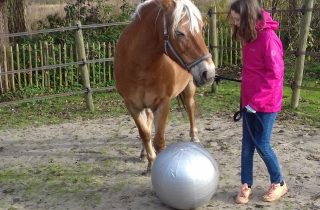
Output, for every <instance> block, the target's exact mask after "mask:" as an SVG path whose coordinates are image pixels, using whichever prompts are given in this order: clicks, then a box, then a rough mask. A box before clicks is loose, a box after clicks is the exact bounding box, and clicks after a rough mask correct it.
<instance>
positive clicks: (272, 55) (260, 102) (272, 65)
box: [245, 34, 284, 110]
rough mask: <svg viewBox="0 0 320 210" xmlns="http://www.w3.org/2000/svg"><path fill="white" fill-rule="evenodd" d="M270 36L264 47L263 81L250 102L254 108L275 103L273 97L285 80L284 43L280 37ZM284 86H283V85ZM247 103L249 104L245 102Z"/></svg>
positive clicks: (257, 108)
mask: <svg viewBox="0 0 320 210" xmlns="http://www.w3.org/2000/svg"><path fill="white" fill-rule="evenodd" d="M272 35H273V34H271V36H269V37H268V38H267V39H266V41H265V47H264V49H265V50H264V66H265V67H264V72H263V74H264V75H263V77H264V78H263V83H261V84H260V85H259V87H257V88H258V91H257V92H256V94H255V95H254V96H253V97H252V98H251V100H250V101H249V104H248V105H250V106H251V107H252V108H253V109H254V110H259V107H264V106H265V103H270V104H274V103H273V102H274V101H272V102H271V101H270V100H275V98H274V97H273V95H274V92H276V90H275V89H276V88H280V87H279V84H280V83H281V84H282V80H283V69H284V63H283V49H282V43H281V41H280V39H278V37H276V35H275V34H274V36H272ZM281 88H282V87H281ZM245 105H247V104H245Z"/></svg>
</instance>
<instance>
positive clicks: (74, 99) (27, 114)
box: [0, 63, 320, 129]
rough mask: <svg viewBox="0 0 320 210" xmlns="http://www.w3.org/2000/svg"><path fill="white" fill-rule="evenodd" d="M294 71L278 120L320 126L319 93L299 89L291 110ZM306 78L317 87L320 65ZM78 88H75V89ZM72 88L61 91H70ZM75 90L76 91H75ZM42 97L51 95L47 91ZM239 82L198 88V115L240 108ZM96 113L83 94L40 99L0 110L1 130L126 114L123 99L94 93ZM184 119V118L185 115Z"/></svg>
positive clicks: (34, 92) (289, 71) (309, 68)
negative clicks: (298, 94)
mask: <svg viewBox="0 0 320 210" xmlns="http://www.w3.org/2000/svg"><path fill="white" fill-rule="evenodd" d="M293 72H294V69H293V67H290V66H288V67H287V68H286V71H285V73H286V76H285V77H286V79H285V82H284V83H285V84H286V86H285V87H284V96H283V110H282V111H281V112H280V114H279V117H278V119H279V120H283V121H289V122H290V123H297V124H307V125H311V126H316V127H320V91H319V90H316V91H313V90H307V89H301V97H300V103H299V107H298V108H297V109H292V108H291V106H290V104H291V94H292V91H291V89H290V88H289V87H288V85H287V84H289V81H290V78H292V75H293ZM304 72H305V76H304V80H303V86H308V87H314V88H320V65H319V63H312V64H308V65H306V66H305V71H304ZM75 88H77V87H75ZM72 90H73V89H69V90H61V92H68V91H69V92H70V91H72ZM75 90H78V89H75ZM41 91H43V90H39V89H36V88H35V89H27V90H23V91H21V92H16V93H14V94H13V93H11V94H10V93H9V94H4V95H1V97H0V101H10V100H17V99H21V98H30V97H33V96H39V95H40V96H41V95H43V94H44V93H43V92H42V93H41ZM45 94H52V92H50V91H47V92H46V93H45ZM239 97H240V96H239V83H237V82H231V81H224V80H223V81H221V82H220V84H219V85H218V87H217V93H216V94H213V93H211V87H210V86H206V87H203V88H198V89H197V92H196V98H195V99H196V103H197V115H198V116H205V115H208V114H210V113H216V114H218V115H219V116H228V117H229V116H232V115H233V113H234V112H236V111H237V110H238V109H239ZM94 106H95V111H94V112H90V111H88V110H87V109H86V104H85V102H84V100H83V96H82V95H74V96H68V97H61V98H56V99H50V100H39V101H32V102H24V103H20V104H17V105H8V106H4V107H0V116H1V119H6V120H1V121H0V129H7V128H21V127H28V126H39V125H48V124H57V123H64V122H75V121H81V120H90V119H97V118H111V117H117V116H120V115H124V114H128V112H127V110H126V108H125V106H124V103H123V100H122V98H121V97H120V96H119V94H118V93H117V92H116V91H111V92H104V93H94ZM179 111H181V110H179V108H178V106H177V103H176V100H172V102H171V113H172V112H179ZM184 116H185V120H187V115H186V114H184ZM169 117H170V120H172V121H175V120H181V117H180V119H178V118H177V116H176V115H175V114H170V116H169Z"/></svg>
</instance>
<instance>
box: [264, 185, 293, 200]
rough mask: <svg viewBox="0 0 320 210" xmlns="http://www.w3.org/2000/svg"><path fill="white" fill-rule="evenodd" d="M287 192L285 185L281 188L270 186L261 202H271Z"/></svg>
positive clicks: (279, 186)
mask: <svg viewBox="0 0 320 210" xmlns="http://www.w3.org/2000/svg"><path fill="white" fill-rule="evenodd" d="M287 192H288V187H287V184H286V183H284V184H283V185H282V186H281V185H280V183H279V184H271V186H270V188H269V190H268V191H267V193H266V194H265V195H264V196H263V200H264V201H266V202H272V201H275V200H278V199H279V198H281V197H282V196H283V195H284V194H286V193H287Z"/></svg>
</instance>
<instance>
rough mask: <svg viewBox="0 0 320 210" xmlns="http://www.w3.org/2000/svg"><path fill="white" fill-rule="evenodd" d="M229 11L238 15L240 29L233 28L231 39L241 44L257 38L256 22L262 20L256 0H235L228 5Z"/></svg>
mask: <svg viewBox="0 0 320 210" xmlns="http://www.w3.org/2000/svg"><path fill="white" fill-rule="evenodd" d="M231 10H233V11H234V12H236V13H238V14H239V15H240V27H237V26H234V30H233V37H234V38H236V39H240V40H241V41H243V42H251V41H253V40H255V39H256V38H257V30H256V24H257V20H260V19H262V18H263V17H262V15H261V8H260V6H259V3H258V1H257V0H236V1H234V2H233V3H232V4H231V5H230V10H229V16H230V13H231Z"/></svg>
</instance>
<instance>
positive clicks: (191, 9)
mask: <svg viewBox="0 0 320 210" xmlns="http://www.w3.org/2000/svg"><path fill="white" fill-rule="evenodd" d="M173 1H174V2H175V3H176V7H175V9H174V11H173V14H172V16H173V23H172V31H173V32H174V31H175V30H176V29H177V27H178V25H179V23H180V21H181V20H182V19H183V18H184V17H187V20H188V21H187V22H186V24H189V29H190V31H191V33H199V32H200V27H199V22H202V16H201V13H200V11H199V10H198V8H197V7H196V6H195V5H194V4H193V3H192V2H191V1H190V0H173Z"/></svg>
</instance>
